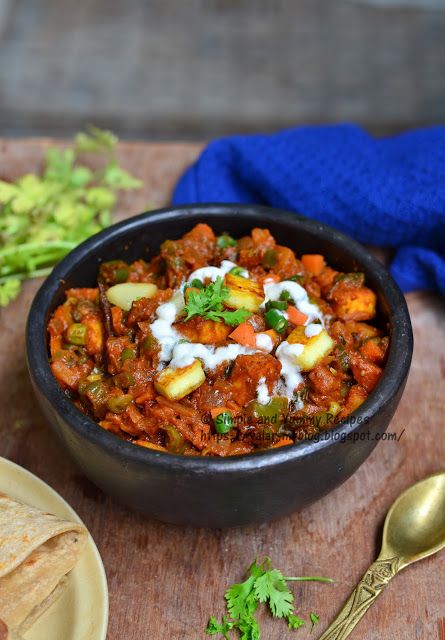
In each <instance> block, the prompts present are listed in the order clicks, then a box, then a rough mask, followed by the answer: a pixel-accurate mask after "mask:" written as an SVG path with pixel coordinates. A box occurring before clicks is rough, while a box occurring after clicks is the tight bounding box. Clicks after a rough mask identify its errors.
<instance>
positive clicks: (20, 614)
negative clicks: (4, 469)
mask: <svg viewBox="0 0 445 640" xmlns="http://www.w3.org/2000/svg"><path fill="white" fill-rule="evenodd" d="M86 541H87V531H86V529H85V527H83V526H82V525H81V524H78V523H75V522H68V521H66V520H61V519H59V518H57V517H56V516H53V515H51V514H48V513H43V512H42V511H40V510H39V509H36V508H34V507H30V506H28V505H25V504H21V503H19V502H16V501H15V500H13V499H12V498H9V497H8V496H6V495H4V494H1V493H0V640H20V634H22V633H24V632H25V631H26V630H27V629H29V627H30V626H31V625H32V624H33V623H34V622H35V621H36V620H37V618H38V617H39V616H40V615H41V614H42V613H43V612H44V611H45V610H46V609H47V608H48V607H49V606H50V605H51V604H52V603H53V602H54V600H56V599H57V597H58V596H59V595H60V593H61V592H62V590H63V587H64V585H65V583H66V576H67V575H68V573H69V572H70V571H71V570H72V569H73V568H74V566H75V565H76V563H77V561H78V559H79V556H80V554H81V553H82V550H83V548H84V546H85V544H86Z"/></svg>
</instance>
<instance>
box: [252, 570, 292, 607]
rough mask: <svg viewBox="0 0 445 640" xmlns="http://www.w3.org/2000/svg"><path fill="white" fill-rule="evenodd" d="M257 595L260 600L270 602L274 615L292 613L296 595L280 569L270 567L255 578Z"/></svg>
mask: <svg viewBox="0 0 445 640" xmlns="http://www.w3.org/2000/svg"><path fill="white" fill-rule="evenodd" d="M255 596H256V597H257V598H258V600H259V601H260V602H269V607H270V610H271V612H272V615H273V616H275V617H276V618H284V617H285V616H288V615H290V614H291V613H292V609H293V603H294V596H293V595H292V593H291V592H290V591H289V589H288V587H287V584H286V581H285V580H284V577H283V574H282V573H281V571H278V569H270V570H269V571H266V572H265V573H264V574H263V575H262V576H260V577H259V578H257V579H256V580H255Z"/></svg>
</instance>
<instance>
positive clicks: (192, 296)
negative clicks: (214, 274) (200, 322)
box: [184, 276, 250, 326]
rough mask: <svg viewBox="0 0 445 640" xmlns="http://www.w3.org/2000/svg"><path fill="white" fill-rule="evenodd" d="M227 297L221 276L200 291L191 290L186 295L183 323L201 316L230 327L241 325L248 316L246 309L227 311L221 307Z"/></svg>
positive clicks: (227, 292)
mask: <svg viewBox="0 0 445 640" xmlns="http://www.w3.org/2000/svg"><path fill="white" fill-rule="evenodd" d="M228 296H229V290H228V288H227V287H225V286H224V284H223V279H222V278H221V276H218V278H217V279H216V280H215V282H211V283H210V284H208V285H207V286H206V287H203V288H202V289H193V288H191V289H190V290H189V291H188V293H187V304H186V305H185V307H184V311H185V313H186V314H187V315H186V317H185V321H187V320H190V318H193V317H194V316H201V318H205V319H206V320H213V321H215V322H221V320H223V321H224V322H225V323H226V324H228V325H230V326H236V325H238V324H241V323H242V322H244V321H245V320H247V318H248V317H249V316H250V312H249V311H247V310H246V309H236V311H229V310H227V309H225V308H224V307H223V302H224V300H226V299H227V298H228Z"/></svg>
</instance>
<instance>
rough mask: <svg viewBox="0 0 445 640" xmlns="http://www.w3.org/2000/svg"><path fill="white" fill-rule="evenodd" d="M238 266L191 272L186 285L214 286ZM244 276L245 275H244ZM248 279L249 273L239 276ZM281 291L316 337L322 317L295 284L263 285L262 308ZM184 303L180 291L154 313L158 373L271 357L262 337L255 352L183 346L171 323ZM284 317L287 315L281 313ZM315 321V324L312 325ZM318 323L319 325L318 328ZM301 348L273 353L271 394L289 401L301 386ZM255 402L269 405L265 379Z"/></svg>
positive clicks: (270, 346) (283, 346)
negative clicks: (275, 377)
mask: <svg viewBox="0 0 445 640" xmlns="http://www.w3.org/2000/svg"><path fill="white" fill-rule="evenodd" d="M236 266H237V265H236V264H235V263H234V262H231V261H230V260H223V261H222V263H221V266H220V267H202V268H201V269H197V270H196V271H194V272H193V273H192V274H191V275H190V276H189V278H188V282H190V281H191V280H194V279H198V280H200V281H201V282H203V281H204V280H206V279H209V280H211V281H212V282H214V281H215V280H216V279H217V278H218V277H219V276H221V277H224V276H225V275H226V273H228V272H229V271H230V270H231V269H233V268H234V267H236ZM244 274H245V275H244ZM242 275H243V276H244V277H248V275H249V273H248V271H244V272H243V273H242ZM283 291H287V292H288V293H289V294H290V296H291V297H292V299H293V300H294V302H295V306H296V307H297V309H298V310H299V311H301V312H302V313H304V314H305V315H307V316H308V319H307V321H306V327H305V334H306V336H307V337H308V338H311V337H313V336H316V335H318V334H319V333H320V332H321V331H322V329H323V315H322V313H321V311H320V309H319V308H318V307H317V305H315V304H312V303H311V302H310V301H309V297H308V294H307V292H306V290H305V289H304V288H303V287H302V286H301V285H299V284H298V283H297V282H292V281H291V280H284V281H283V282H279V283H272V284H267V283H266V284H265V285H264V293H265V301H264V303H263V305H262V307H263V308H264V306H265V304H266V302H267V301H268V300H279V298H280V295H281V293H282V292H283ZM184 305H185V301H184V296H183V294H182V291H181V290H177V291H176V292H175V293H174V294H173V296H172V297H171V299H170V300H169V301H168V302H165V303H164V304H161V305H159V307H158V308H157V310H156V316H157V319H156V320H155V321H154V322H153V323H152V324H151V325H150V329H151V332H152V334H153V336H154V337H155V338H156V340H158V342H159V344H160V346H161V351H160V360H161V363H160V365H159V369H163V368H164V367H166V366H170V367H172V368H174V369H176V368H182V367H186V366H188V365H190V364H192V362H193V361H194V360H195V359H197V358H199V359H200V360H201V361H202V363H203V365H204V367H205V368H206V369H209V370H214V369H215V368H216V367H217V366H218V365H220V364H221V363H223V362H226V361H229V362H230V361H233V360H235V358H237V356H239V355H251V354H253V353H257V352H258V351H263V352H264V351H265V352H267V353H270V352H271V351H272V350H273V347H274V345H273V341H272V339H271V338H270V336H268V335H267V334H265V333H259V334H257V336H256V349H250V348H248V347H244V346H242V345H240V344H237V343H233V344H229V345H227V346H223V347H213V346H211V345H204V344H201V343H190V342H184V337H183V336H182V335H181V334H180V333H179V332H178V331H177V330H176V329H175V328H174V327H173V323H174V322H176V319H177V317H178V315H179V313H180V312H181V311H182V309H183V308H184ZM282 313H283V315H284V316H285V317H287V314H286V313H285V312H282ZM313 320H318V322H313ZM320 321H321V324H320ZM303 349H304V345H302V344H290V343H289V342H287V341H285V342H282V343H281V344H280V345H279V346H278V347H277V350H276V352H275V356H276V358H277V359H278V360H279V361H280V363H281V378H282V382H279V383H278V384H277V386H276V389H275V390H274V394H275V395H280V396H281V395H282V396H287V397H289V398H292V397H293V395H294V391H295V389H296V387H298V385H299V384H301V382H303V376H302V375H301V371H300V369H299V367H298V365H297V364H296V362H295V358H296V357H297V356H299V355H301V353H302V352H303ZM257 398H258V402H259V403H260V404H267V403H268V402H269V401H270V395H269V390H268V387H267V384H266V378H265V377H262V378H260V380H259V381H258V387H257Z"/></svg>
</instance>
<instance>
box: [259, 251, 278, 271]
mask: <svg viewBox="0 0 445 640" xmlns="http://www.w3.org/2000/svg"><path fill="white" fill-rule="evenodd" d="M277 260H278V253H277V252H276V250H275V249H268V250H267V251H266V253H265V254H264V256H263V259H262V261H261V264H262V265H263V267H265V268H266V269H270V268H272V267H274V266H275V265H276V264H277Z"/></svg>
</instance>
